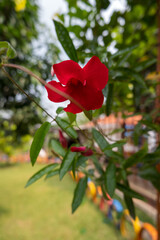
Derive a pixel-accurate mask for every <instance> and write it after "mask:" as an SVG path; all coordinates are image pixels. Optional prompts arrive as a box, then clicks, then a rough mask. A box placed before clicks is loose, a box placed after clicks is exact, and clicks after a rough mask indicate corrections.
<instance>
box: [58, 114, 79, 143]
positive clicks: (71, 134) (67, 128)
mask: <svg viewBox="0 0 160 240" xmlns="http://www.w3.org/2000/svg"><path fill="white" fill-rule="evenodd" d="M55 121H56V123H57V124H58V126H59V127H60V128H61V129H62V130H63V131H64V132H66V133H67V135H68V136H69V137H71V138H74V139H76V138H77V132H76V131H75V130H74V128H73V127H72V126H71V124H70V123H68V122H67V121H66V120H64V119H61V118H60V117H56V119H55Z"/></svg>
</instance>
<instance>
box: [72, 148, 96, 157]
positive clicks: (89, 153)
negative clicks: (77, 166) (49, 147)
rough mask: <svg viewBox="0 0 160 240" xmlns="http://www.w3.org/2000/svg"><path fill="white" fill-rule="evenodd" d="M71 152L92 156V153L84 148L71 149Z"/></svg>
mask: <svg viewBox="0 0 160 240" xmlns="http://www.w3.org/2000/svg"><path fill="white" fill-rule="evenodd" d="M71 152H80V153H81V154H82V155H83V156H87V157H88V156H91V155H93V151H92V150H91V149H90V148H88V149H87V148H86V147H85V146H80V147H71Z"/></svg>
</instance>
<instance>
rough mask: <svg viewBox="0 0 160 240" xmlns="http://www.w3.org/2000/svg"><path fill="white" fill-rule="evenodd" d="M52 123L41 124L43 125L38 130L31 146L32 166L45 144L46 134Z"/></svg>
mask: <svg viewBox="0 0 160 240" xmlns="http://www.w3.org/2000/svg"><path fill="white" fill-rule="evenodd" d="M50 127H51V124H50V123H49V122H45V123H43V124H42V125H41V127H40V128H39V129H38V130H37V131H36V133H35V135H34V138H33V142H32V145H31V148H30V158H31V163H32V166H33V165H34V164H35V162H36V160H37V157H38V154H39V152H40V150H41V148H42V146H43V143H44V139H45V136H46V134H47V133H48V131H49V129H50Z"/></svg>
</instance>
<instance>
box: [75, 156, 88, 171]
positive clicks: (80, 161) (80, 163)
mask: <svg viewBox="0 0 160 240" xmlns="http://www.w3.org/2000/svg"><path fill="white" fill-rule="evenodd" d="M87 160H88V157H85V156H82V155H81V156H79V157H78V159H77V162H76V169H77V168H78V167H80V166H83V165H84V163H85V162H86V161H87Z"/></svg>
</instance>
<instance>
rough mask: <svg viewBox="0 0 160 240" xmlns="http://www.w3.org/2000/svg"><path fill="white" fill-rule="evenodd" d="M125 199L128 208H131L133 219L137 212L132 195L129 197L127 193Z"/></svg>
mask: <svg viewBox="0 0 160 240" xmlns="http://www.w3.org/2000/svg"><path fill="white" fill-rule="evenodd" d="M124 201H125V203H126V205H127V208H128V210H129V213H130V215H131V217H132V218H133V219H135V217H136V213H135V207H134V203H133V200H132V198H131V197H128V196H127V195H126V194H124Z"/></svg>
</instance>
